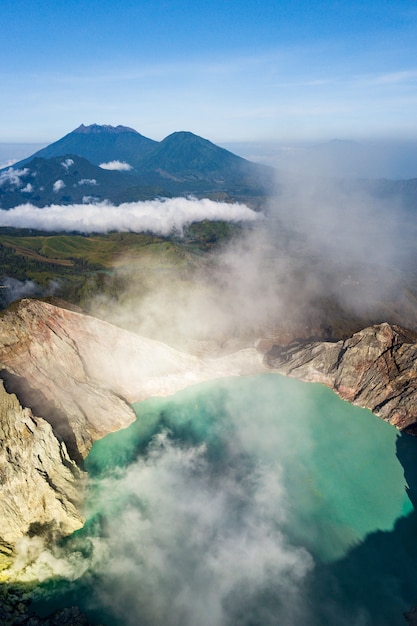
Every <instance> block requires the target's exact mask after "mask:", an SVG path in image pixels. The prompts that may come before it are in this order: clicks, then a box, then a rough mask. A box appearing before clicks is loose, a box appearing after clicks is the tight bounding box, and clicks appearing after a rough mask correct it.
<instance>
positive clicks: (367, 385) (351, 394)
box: [265, 323, 417, 433]
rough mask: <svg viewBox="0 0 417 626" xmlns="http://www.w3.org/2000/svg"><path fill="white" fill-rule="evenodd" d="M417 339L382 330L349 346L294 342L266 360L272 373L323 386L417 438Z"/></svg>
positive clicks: (371, 329)
mask: <svg viewBox="0 0 417 626" xmlns="http://www.w3.org/2000/svg"><path fill="white" fill-rule="evenodd" d="M416 359H417V333H414V332H412V331H408V330H406V329H404V328H401V327H400V326H390V325H389V324H386V323H384V324H379V325H375V326H370V327H369V328H365V329H364V330H362V331H360V332H358V333H355V334H354V335H353V336H352V337H350V338H349V339H347V340H346V341H338V342H337V343H330V342H306V343H297V342H294V343H292V344H290V345H288V346H285V347H280V346H274V347H273V348H272V349H271V350H269V352H268V353H267V354H266V355H265V361H266V363H267V365H268V366H269V367H270V368H272V369H273V371H276V372H279V373H282V374H287V375H289V376H293V377H294V378H299V379H300V380H305V381H310V382H319V383H322V384H324V385H326V386H327V387H330V388H332V389H333V390H334V391H336V393H337V394H338V395H339V396H340V397H341V398H343V399H345V400H348V401H349V402H351V403H352V404H357V405H359V406H361V407H364V408H368V409H370V410H371V411H373V413H375V414H376V415H378V416H379V417H381V418H382V419H384V420H386V421H388V422H389V423H391V424H392V425H393V426H396V427H397V428H399V429H400V430H408V431H409V432H413V433H417V360H416Z"/></svg>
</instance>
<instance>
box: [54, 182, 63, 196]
mask: <svg viewBox="0 0 417 626" xmlns="http://www.w3.org/2000/svg"><path fill="white" fill-rule="evenodd" d="M64 187H65V183H64V181H63V180H61V179H60V180H56V181H55V182H54V186H53V190H54V191H55V193H56V192H57V191H60V190H61V189H63V188H64Z"/></svg>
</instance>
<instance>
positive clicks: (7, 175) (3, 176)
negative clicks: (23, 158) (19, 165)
mask: <svg viewBox="0 0 417 626" xmlns="http://www.w3.org/2000/svg"><path fill="white" fill-rule="evenodd" d="M28 173H29V170H28V168H27V167H26V168H24V169H22V170H14V169H13V168H12V167H9V169H8V170H6V171H5V172H0V187H2V186H4V185H10V186H11V187H20V186H21V185H22V184H23V183H22V181H21V180H20V178H21V177H24V176H26V175H27V174H28Z"/></svg>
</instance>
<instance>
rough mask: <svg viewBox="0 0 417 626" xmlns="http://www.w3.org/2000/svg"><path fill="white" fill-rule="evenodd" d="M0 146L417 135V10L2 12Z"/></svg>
mask: <svg viewBox="0 0 417 626" xmlns="http://www.w3.org/2000/svg"><path fill="white" fill-rule="evenodd" d="M0 15H1V18H0V20H1V22H0V25H1V40H0V51H1V64H0V79H1V96H0V102H1V109H0V110H1V115H0V142H14V141H17V142H50V141H54V140H56V139H58V138H60V137H61V136H63V135H65V134H66V133H67V132H70V131H71V130H73V129H74V128H75V127H77V126H79V124H81V123H84V124H91V123H94V122H96V123H99V124H105V123H106V124H114V125H117V124H124V125H127V126H132V127H133V128H135V129H136V130H138V131H139V132H141V133H142V134H144V135H146V136H149V137H152V138H153V139H162V138H163V137H165V136H166V135H168V134H169V133H171V132H173V131H176V130H190V131H192V132H195V133H197V134H199V135H202V136H204V137H207V138H209V139H211V140H212V141H216V142H219V143H220V142H228V141H289V140H292V141H295V140H316V139H320V140H326V139H332V138H335V137H338V138H361V137H367V138H375V137H397V138H398V137H400V138H411V139H415V138H416V137H417V3H416V2H415V0H413V1H408V0H396V1H393V0H378V1H374V0H370V1H367V0H363V1H362V2H359V1H357V0H350V1H346V0H334V1H330V0H329V1H327V2H324V1H321V0H315V1H313V0H298V1H295V0H293V1H290V0H287V1H285V0H275V1H270V0H263V2H256V1H254V0H233V1H228V0H223V1H219V0H194V2H190V1H189V0H188V1H187V2H185V1H183V0H175V1H174V0H154V1H149V0H141V1H140V2H138V1H136V2H135V1H133V0H119V1H118V2H114V1H113V2H110V1H109V0H99V1H97V0H88V1H86V0H82V1H81V0H80V1H78V0H60V1H59V2H57V1H56V0H37V2H34V1H33V0H20V1H16V0H14V1H10V0H2V3H1V7H0Z"/></svg>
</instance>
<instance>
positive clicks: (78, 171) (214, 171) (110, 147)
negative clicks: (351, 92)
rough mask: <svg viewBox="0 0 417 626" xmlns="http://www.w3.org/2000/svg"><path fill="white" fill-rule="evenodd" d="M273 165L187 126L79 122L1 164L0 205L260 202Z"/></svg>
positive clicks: (270, 182)
mask: <svg viewBox="0 0 417 626" xmlns="http://www.w3.org/2000/svg"><path fill="white" fill-rule="evenodd" d="M273 182H274V170H273V169H272V168H269V167H267V166H265V165H260V164H256V163H251V162H250V161H248V160H246V159H243V158H242V157H239V156H237V155H235V154H233V153H232V152H229V151H228V150H225V149H224V148H220V147H219V146H216V145H215V144H213V143H211V142H210V141H208V140H207V139H203V138H202V137H199V136H197V135H194V134H193V133H190V132H175V133H173V134H172V135H169V136H168V137H166V138H165V139H164V140H163V141H160V142H158V141H154V140H152V139H149V138H147V137H144V136H143V135H141V134H140V133H138V132H137V131H135V130H133V129H132V128H128V127H126V126H116V127H114V126H108V125H104V126H100V125H97V124H92V125H91V126H84V125H83V124H82V125H81V126H79V127H78V128H76V129H75V130H74V131H72V132H71V133H69V134H68V135H65V137H62V139H59V140H58V141H56V142H54V143H52V144H50V145H49V146H46V147H45V148H43V149H41V150H39V151H38V152H35V154H33V155H32V156H30V157H28V158H26V159H23V160H22V161H19V162H18V163H15V164H14V165H13V167H12V168H4V169H3V170H0V208H2V209H10V208H12V207H14V206H17V205H19V204H23V203H26V202H28V203H31V204H33V205H35V206H38V207H43V206H47V205H49V204H72V203H81V202H84V203H86V202H91V201H96V202H97V201H102V200H109V201H111V202H114V203H116V204H120V203H122V202H129V201H135V200H145V199H150V198H155V197H170V196H187V195H190V194H193V195H195V196H197V197H209V198H213V199H221V200H241V201H245V202H247V203H249V204H251V205H252V206H255V207H256V206H257V205H259V204H260V203H261V202H262V200H263V198H264V197H265V196H266V195H268V194H269V193H270V191H271V189H272V185H273Z"/></svg>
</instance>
